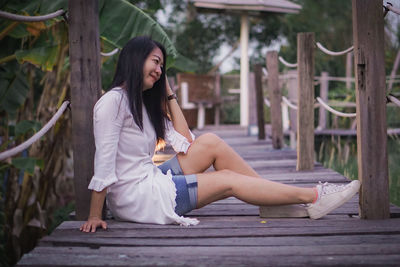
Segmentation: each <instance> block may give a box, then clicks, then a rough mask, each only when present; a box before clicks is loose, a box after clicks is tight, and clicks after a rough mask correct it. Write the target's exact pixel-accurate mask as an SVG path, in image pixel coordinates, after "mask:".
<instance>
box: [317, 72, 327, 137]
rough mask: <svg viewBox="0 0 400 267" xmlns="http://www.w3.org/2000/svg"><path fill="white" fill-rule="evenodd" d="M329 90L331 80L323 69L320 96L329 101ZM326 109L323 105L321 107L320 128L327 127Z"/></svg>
mask: <svg viewBox="0 0 400 267" xmlns="http://www.w3.org/2000/svg"><path fill="white" fill-rule="evenodd" d="M328 90H329V81H328V73H327V72H326V71H323V72H322V73H321V80H320V87H319V97H320V98H321V99H322V100H324V101H325V102H328ZM327 113H328V112H327V111H326V109H324V108H323V107H320V108H319V119H318V129H319V130H322V129H326V115H327Z"/></svg>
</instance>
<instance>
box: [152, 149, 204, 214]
mask: <svg viewBox="0 0 400 267" xmlns="http://www.w3.org/2000/svg"><path fill="white" fill-rule="evenodd" d="M158 168H159V169H160V170H161V171H162V172H163V173H164V174H166V173H167V171H168V170H171V174H172V181H173V182H174V183H175V187H176V198H175V201H176V207H175V212H176V214H178V215H179V216H182V215H184V214H185V213H188V212H190V211H191V210H194V209H195V208H196V206H197V176H196V174H190V175H184V174H183V171H182V169H181V166H180V165H179V161H178V159H177V157H176V155H175V156H174V157H172V158H171V159H169V160H167V161H165V162H164V163H163V164H161V165H159V166H158Z"/></svg>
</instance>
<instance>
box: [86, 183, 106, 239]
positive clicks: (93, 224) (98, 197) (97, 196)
mask: <svg viewBox="0 0 400 267" xmlns="http://www.w3.org/2000/svg"><path fill="white" fill-rule="evenodd" d="M106 193H107V188H104V189H103V190H102V191H101V192H96V191H94V190H93V191H92V199H91V201H90V213H89V218H88V220H87V222H86V223H84V224H83V225H82V226H81V227H80V230H81V231H83V232H93V233H94V232H96V228H97V227H100V226H101V227H102V228H103V229H107V223H106V222H105V221H103V220H102V218H101V217H102V216H101V214H102V211H103V203H104V200H105V198H106Z"/></svg>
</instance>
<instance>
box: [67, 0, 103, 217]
mask: <svg viewBox="0 0 400 267" xmlns="http://www.w3.org/2000/svg"><path fill="white" fill-rule="evenodd" d="M98 9H99V8H98V2H97V0H70V1H69V3H68V15H69V16H68V18H69V56H70V65H71V107H72V140H73V149H74V154H73V157H74V183H75V203H76V219H77V220H85V219H86V218H87V216H88V214H89V205H90V191H89V190H88V189H87V187H88V184H89V182H90V179H91V178H92V176H93V165H94V152H95V146H94V137H93V106H94V104H95V103H96V101H97V99H98V98H99V97H100V95H101V79H100V38H99V14H98Z"/></svg>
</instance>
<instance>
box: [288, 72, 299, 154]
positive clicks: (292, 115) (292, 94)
mask: <svg viewBox="0 0 400 267" xmlns="http://www.w3.org/2000/svg"><path fill="white" fill-rule="evenodd" d="M297 74H298V73H297V70H289V71H288V72H287V75H288V76H289V78H288V79H289V80H288V84H287V87H288V97H289V100H290V101H291V102H292V103H296V104H297V99H298V96H297V93H298V89H297V86H298V82H297ZM289 122H290V128H289V129H290V131H289V134H290V148H291V149H296V147H297V140H296V138H297V111H296V110H294V109H289Z"/></svg>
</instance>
